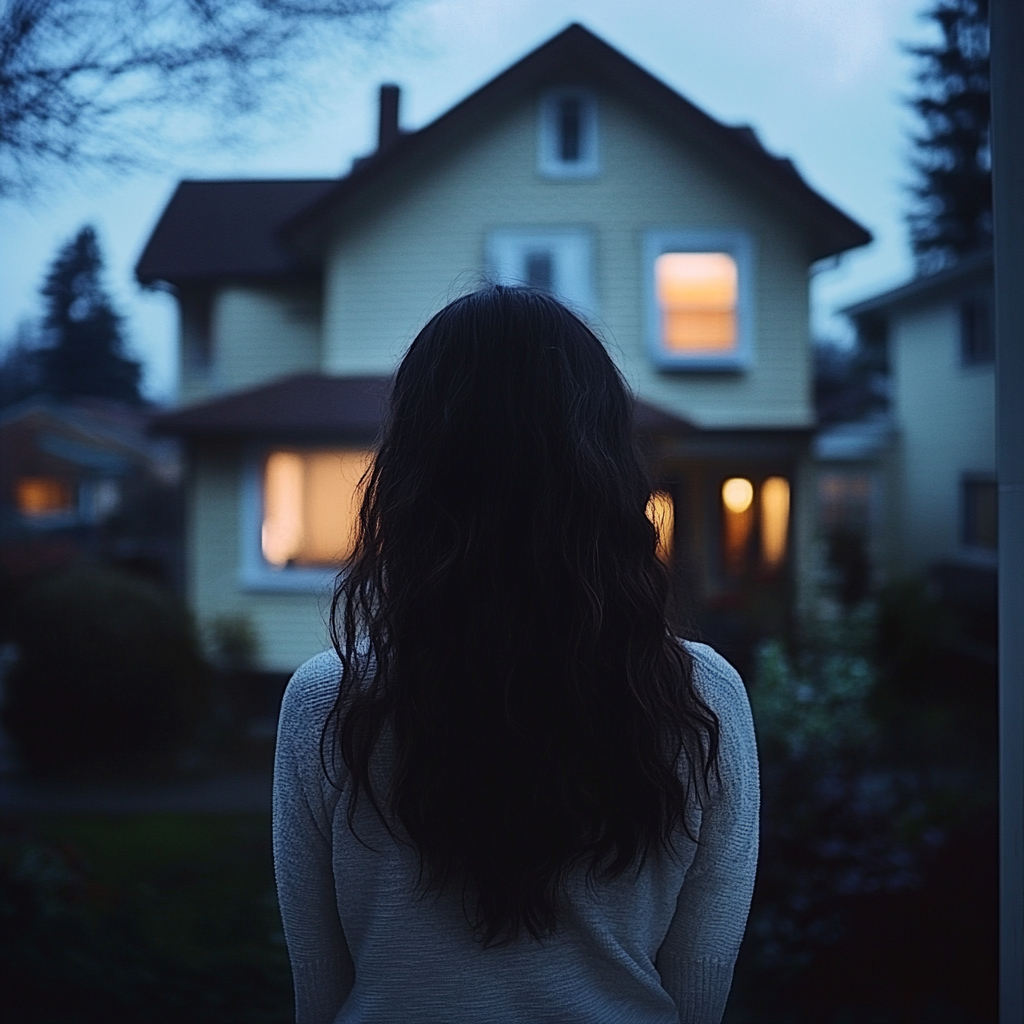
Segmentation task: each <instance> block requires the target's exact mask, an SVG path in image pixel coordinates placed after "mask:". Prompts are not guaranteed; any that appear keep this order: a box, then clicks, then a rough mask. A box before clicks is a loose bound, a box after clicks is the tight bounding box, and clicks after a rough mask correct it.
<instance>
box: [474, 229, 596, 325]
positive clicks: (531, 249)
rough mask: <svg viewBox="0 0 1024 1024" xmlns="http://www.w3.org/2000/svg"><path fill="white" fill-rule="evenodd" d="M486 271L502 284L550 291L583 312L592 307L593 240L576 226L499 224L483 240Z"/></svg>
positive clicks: (590, 309)
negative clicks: (500, 227)
mask: <svg viewBox="0 0 1024 1024" xmlns="http://www.w3.org/2000/svg"><path fill="white" fill-rule="evenodd" d="M485 248H486V258H487V273H488V274H489V276H490V277H492V278H493V279H494V280H495V281H497V282H499V283H502V284H525V285H529V286H530V287H532V288H541V289H543V290H544V291H550V292H551V293H552V294H553V295H556V296H558V298H560V299H562V300H563V301H564V302H566V303H568V304H569V305H570V306H573V307H575V308H576V309H578V310H579V311H580V312H583V313H593V312H594V311H595V301H594V287H593V256H592V252H593V244H592V242H591V236H590V232H589V231H584V230H581V229H576V228H547V229H545V228H536V229H534V228H502V229H499V230H496V231H492V232H491V233H490V234H489V235H488V236H487V240H486V246H485Z"/></svg>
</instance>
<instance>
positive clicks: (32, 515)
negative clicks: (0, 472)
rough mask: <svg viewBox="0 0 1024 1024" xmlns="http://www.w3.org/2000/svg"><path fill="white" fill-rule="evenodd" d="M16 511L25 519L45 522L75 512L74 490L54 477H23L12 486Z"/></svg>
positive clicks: (68, 484) (67, 483) (64, 481)
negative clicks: (16, 506)
mask: <svg viewBox="0 0 1024 1024" xmlns="http://www.w3.org/2000/svg"><path fill="white" fill-rule="evenodd" d="M14 492H15V501H16V502H17V505H18V511H19V512H20V513H21V514H22V515H23V516H24V517H25V518H26V519H34V520H46V519H51V518H53V517H55V516H67V515H69V514H71V513H73V512H75V506H76V502H75V489H74V487H73V486H72V485H71V484H70V483H69V482H68V481H67V480H62V479H60V478H59V477H55V476H23V477H21V478H20V479H19V480H18V481H17V482H16V483H15V485H14Z"/></svg>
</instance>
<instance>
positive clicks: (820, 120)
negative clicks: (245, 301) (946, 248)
mask: <svg viewBox="0 0 1024 1024" xmlns="http://www.w3.org/2000/svg"><path fill="white" fill-rule="evenodd" d="M925 6H927V2H926V0H633V2H632V3H623V2H622V0H412V2H411V3H410V4H409V5H408V6H407V7H406V8H405V10H404V12H403V13H402V14H401V15H400V16H399V17H398V18H397V19H396V20H395V22H394V24H393V26H392V29H391V31H390V33H389V34H388V36H387V37H386V39H385V40H384V41H383V42H376V43H372V44H369V45H365V46H364V45H356V44H353V45H351V46H349V47H348V48H347V49H346V51H345V53H344V54H343V56H342V57H341V58H340V59H339V58H338V57H335V58H333V59H330V60H328V59H323V58H322V59H320V60H319V62H318V63H316V64H314V65H313V66H312V69H310V70H307V72H306V74H305V75H304V77H303V79H302V81H303V86H302V89H301V91H300V92H299V93H297V94H296V95H293V96H292V97H291V98H290V99H289V100H288V101H287V102H285V103H283V104H282V103H279V104H278V106H277V108H276V110H275V111H274V113H273V114H272V116H270V117H268V118H267V120H266V121H265V122H264V123H262V124H260V125H259V126H257V127H255V128H254V130H253V132H252V138H251V144H250V145H248V146H246V147H244V148H235V149H231V150H227V151H215V150H210V149H207V150H195V149H194V150H192V151H191V152H188V151H185V154H184V156H183V155H181V153H180V152H176V153H175V154H174V155H173V158H171V157H170V154H169V161H168V170H167V171H166V173H155V172H148V173H144V174H143V173H134V174H130V175H122V176H114V175H111V174H103V173H100V172H96V171H92V172H89V171H86V172H83V171H75V172H69V171H65V170H50V171H48V172H46V173H45V176H44V179H43V180H44V181H45V187H44V188H43V189H42V191H41V192H40V193H39V195H38V196H37V198H35V199H33V200H32V201H31V202H23V201H18V202H15V201H12V200H8V201H6V202H3V203H0V343H2V344H8V343H9V342H10V341H11V340H12V338H13V334H14V331H15V329H16V326H17V324H18V322H19V321H21V320H23V319H25V318H30V317H33V316H36V315H37V314H38V310H39V299H38V289H39V286H40V284H41V282H42V278H43V275H44V274H45V271H46V267H47V265H48V264H49V262H50V260H51V259H52V258H53V255H54V252H55V251H56V249H57V247H58V246H59V245H60V244H61V243H62V242H64V241H65V240H66V239H67V238H69V237H70V236H72V235H73V234H74V233H75V232H76V231H77V230H78V228H79V227H80V226H81V225H82V224H85V223H92V224H95V225H96V227H97V228H98V230H99V233H100V240H101V244H102V245H103V248H104V251H105V253H106V255H107V261H108V279H107V284H108V287H109V289H110V291H111V292H112V293H113V295H114V296H115V298H116V301H117V304H118V307H119V308H120V310H121V311H122V312H123V313H124V314H125V317H126V322H127V327H128V334H129V339H130V347H131V350H132V352H133V353H135V354H136V355H137V356H138V357H140V358H141V359H142V360H143V361H144V364H145V368H146V376H145V387H146V391H147V393H148V394H149V395H150V396H151V397H153V398H155V399H158V400H160V401H171V400H173V397H174V390H175V371H174V362H175V354H174V353H175V349H174V346H175V332H176V323H177V321H176V312H175V308H174V303H173V300H171V299H170V298H169V297H168V296H166V295H162V294H154V293H147V292H144V291H142V290H141V289H140V288H138V286H137V285H136V284H135V283H134V278H133V276H132V267H133V265H134V263H135V260H136V259H137V258H138V255H139V253H140V252H141V250H142V247H143V245H144V244H145V241H146V238H147V237H148V235H149V232H150V231H151V230H152V228H153V225H154V224H155V222H156V219H157V217H158V216H159V214H160V212H161V210H162V209H163V207H164V205H165V203H166V202H167V200H168V198H169V197H170V194H171V192H172V191H173V189H174V185H175V182H176V181H177V180H178V178H180V177H258V176H270V177H273V176H299V177H302V176H330V175H334V174H339V173H342V172H344V171H346V170H347V169H348V167H349V164H350V162H351V160H352V158H353V157H354V156H357V155H359V154H361V153H366V152H368V151H369V150H371V149H372V148H373V144H374V133H375V130H376V90H377V87H378V85H379V83H381V82H383V81H394V82H397V83H398V84H400V85H401V86H402V90H403V91H402V121H403V126H404V127H406V128H419V127H421V126H422V125H424V124H426V123H427V122H429V121H431V120H432V119H433V118H435V117H436V116H438V115H439V114H441V113H443V112H444V111H445V110H446V109H447V108H448V107H450V106H451V105H452V104H454V103H456V102H457V101H458V100H460V99H461V98H462V97H463V96H465V95H466V94H467V93H468V92H470V91H472V90H473V89H475V88H477V87H478V86H480V85H481V84H483V83H484V82H486V81H487V80H488V79H490V78H491V77H493V76H494V75H495V74H497V73H498V72H500V71H501V70H503V69H504V68H505V67H507V66H508V65H509V64H511V63H513V62H514V61H516V60H518V59H519V58H520V57H522V56H523V55H524V54H526V53H527V52H528V51H529V50H531V49H533V48H534V47H535V46H537V45H538V44H540V43H542V42H543V41H544V40H545V39H547V38H548V37H550V36H551V35H554V34H555V33H556V32H558V31H560V30H561V29H562V28H564V27H565V26H566V25H567V24H568V23H570V22H572V21H579V22H582V23H583V24H584V25H585V26H587V28H589V29H591V31H593V32H596V33H597V34H598V35H600V36H601V37H603V38H604V39H605V40H606V41H607V42H609V43H611V44H612V45H613V46H615V47H617V48H618V49H620V50H622V51H623V52H624V53H625V54H626V55H627V56H629V57H630V58H632V59H633V60H635V61H637V62H638V63H639V64H641V65H642V66H643V67H645V68H646V69H647V70H648V71H650V72H651V73H653V74H654V75H656V76H658V77H659V78H661V79H662V80H663V81H665V82H667V83H668V84H669V85H671V86H672V87H673V88H674V89H676V90H678V91H679V92H680V93H682V94H683V95H684V96H686V97H687V98H688V99H689V100H690V101H691V102H693V103H696V104H697V105H698V106H699V107H701V108H702V109H703V110H705V111H706V112H707V113H709V114H710V115H712V116H713V117H716V118H718V119H719V120H721V121H724V122H725V123H727V124H749V125H751V126H753V127H754V128H755V129H756V131H757V132H758V134H759V136H760V138H761V140H762V142H763V143H764V144H765V145H766V146H767V147H768V149H770V150H771V151H772V152H774V153H776V154H780V155H785V156H788V157H790V158H791V159H792V160H793V161H794V163H795V164H796V165H797V167H798V168H799V169H800V171H801V173H802V174H803V175H804V177H805V178H806V179H807V180H808V182H809V183H810V184H811V185H812V186H813V187H814V188H816V189H818V190H819V191H820V192H821V193H822V194H824V195H825V196H826V197H827V198H828V199H830V200H831V201H832V202H834V203H836V204H837V205H838V206H839V207H840V208H841V209H843V210H845V211H846V212H847V213H848V214H850V215H851V216H852V217H854V218H855V219H856V220H859V221H860V222H861V223H862V224H864V225H865V226H866V227H867V228H868V229H869V230H870V231H871V232H872V233H873V234H874V236H875V241H874V243H873V244H872V245H870V246H869V247H867V248H865V249H863V250H859V251H857V252H854V253H851V254H849V255H847V256H845V257H844V258H843V259H842V260H841V262H840V263H839V265H838V266H836V267H830V268H826V269H821V270H819V272H817V273H816V274H815V276H814V280H813V285H812V307H813V318H814V330H815V333H816V335H817V336H818V337H827V338H835V339H837V340H849V326H848V325H847V324H846V322H845V321H844V320H843V318H842V317H839V316H836V315H835V311H836V310H837V309H839V308H841V307H842V306H843V305H845V304H848V303H850V302H853V301H855V300H857V299H859V298H862V297H864V296H866V295H869V294H872V293H873V292H875V291H878V290H881V289H883V288H886V287H889V286H891V285H893V284H896V283H899V282H900V281H901V280H903V279H904V278H906V277H908V276H909V275H910V274H911V273H912V265H911V260H910V255H909V249H908V245H907V236H906V230H905V227H904V222H903V213H904V210H905V207H906V192H905V186H906V182H907V180H908V170H907V155H908V151H909V145H908V142H907V132H908V129H909V128H910V127H911V126H912V123H913V122H912V119H911V118H910V115H909V114H908V113H907V111H906V109H905V108H904V106H903V105H902V102H901V101H902V99H903V97H905V96H906V95H907V93H908V92H909V91H910V90H911V88H912V82H911V74H912V70H913V62H912V61H911V60H910V59H909V58H908V57H907V56H906V55H905V54H903V53H902V52H901V50H900V44H901V43H902V42H906V41H910V40H915V41H916V40H921V39H922V38H927V37H928V27H927V25H926V24H925V23H922V22H921V21H920V19H919V18H918V17H917V15H918V13H919V12H920V11H921V10H922V9H923V8H924V7H925Z"/></svg>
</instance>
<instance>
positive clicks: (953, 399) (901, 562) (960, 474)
mask: <svg viewBox="0 0 1024 1024" xmlns="http://www.w3.org/2000/svg"><path fill="white" fill-rule="evenodd" d="M992 310H993V267H992V256H991V254H990V253H983V254H979V255H977V256H974V257H972V258H969V259H965V260H962V261H961V262H960V263H958V264H957V265H956V266H954V267H952V268H949V269H946V270H943V271H941V272H939V273H936V274H932V275H929V276H927V277H919V278H916V279H915V280H913V281H911V282H909V283H908V284H905V285H903V286H902V287H900V288H896V289H894V290H892V291H888V292H885V293H884V294H882V295H877V296H875V297H873V298H870V299H867V300H865V301H864V302H860V303H857V304H856V305H854V306H851V307H850V308H848V309H847V310H845V312H846V313H847V315H848V316H850V317H851V318H852V319H853V321H854V323H855V324H856V325H857V329H858V331H859V333H860V335H861V337H862V338H865V339H867V340H868V342H869V343H870V344H875V345H878V344H884V345H885V346H886V349H887V351H888V358H889V366H890V373H891V423H892V429H893V431H894V434H893V446H892V468H891V471H890V474H889V476H890V483H889V490H890V494H889V496H888V499H887V502H886V504H887V505H888V512H887V514H886V515H885V522H884V524H883V526H882V535H881V540H880V545H881V547H882V548H883V550H884V556H883V560H882V565H883V569H884V571H885V573H886V576H887V577H888V578H901V577H907V576H912V575H921V574H924V573H928V574H930V575H931V576H932V578H933V579H935V580H936V581H937V582H938V583H939V585H940V586H941V587H942V589H943V590H945V591H946V592H947V594H948V596H950V597H951V598H952V599H953V600H954V601H957V600H961V601H963V600H966V601H969V603H973V604H975V605H977V604H978V603H979V602H981V603H983V604H984V603H988V604H991V605H992V611H993V614H994V597H995V571H996V564H997V554H996V548H997V522H996V512H997V507H998V498H997V491H996V446H995V347H994V341H993V318H992Z"/></svg>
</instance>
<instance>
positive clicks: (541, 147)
mask: <svg viewBox="0 0 1024 1024" xmlns="http://www.w3.org/2000/svg"><path fill="white" fill-rule="evenodd" d="M537 171H538V173H540V174H542V175H543V176H544V177H546V178H591V177H593V176H594V175H596V174H597V172H598V159H597V103H596V101H595V100H594V97H593V95H592V94H591V93H590V92H588V91H587V90H586V89H556V90H553V91H551V92H548V93H545V94H544V95H543V96H542V97H541V102H540V117H539V133H538V140H537Z"/></svg>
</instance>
